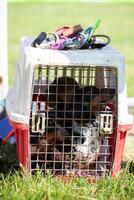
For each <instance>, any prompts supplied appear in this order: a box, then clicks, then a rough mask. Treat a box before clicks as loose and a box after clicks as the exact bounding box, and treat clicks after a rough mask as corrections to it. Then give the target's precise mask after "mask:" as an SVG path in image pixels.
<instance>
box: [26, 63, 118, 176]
mask: <svg viewBox="0 0 134 200" xmlns="http://www.w3.org/2000/svg"><path fill="white" fill-rule="evenodd" d="M102 72H103V77H102ZM99 76H100V77H99ZM102 79H104V81H102ZM113 79H114V80H113ZM100 80H101V81H100ZM102 82H106V84H105V85H104V84H101V83H102ZM111 83H114V87H113V86H112V84H111ZM32 86H33V87H32V102H31V115H30V122H29V125H30V126H29V127H30V128H29V137H30V138H29V141H30V144H29V145H30V169H31V171H35V170H42V171H44V173H48V172H50V173H54V174H57V175H58V174H60V175H64V174H67V173H68V172H69V173H73V174H76V175H77V174H80V175H82V176H89V175H93V176H100V175H102V174H103V173H107V172H110V171H111V169H112V163H113V155H114V146H115V141H116V126H117V120H118V117H117V105H118V104H117V103H118V102H117V70H116V68H115V67H105V68H104V67H99V66H94V67H93V66H82V67H81V66H44V65H36V66H35V69H34V76H33V85H32ZM111 105H112V106H111Z"/></svg>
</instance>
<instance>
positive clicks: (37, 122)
mask: <svg viewBox="0 0 134 200" xmlns="http://www.w3.org/2000/svg"><path fill="white" fill-rule="evenodd" d="M32 132H33V133H36V132H37V133H41V134H43V133H44V132H45V113H36V112H33V113H32Z"/></svg>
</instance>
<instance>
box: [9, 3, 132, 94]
mask: <svg viewBox="0 0 134 200" xmlns="http://www.w3.org/2000/svg"><path fill="white" fill-rule="evenodd" d="M99 18H101V19H102V21H101V24H100V26H99V28H98V29H97V30H96V33H97V34H99V33H100V34H106V35H109V36H110V37H111V45H112V46H113V47H114V48H116V49H117V50H118V51H120V52H122V53H123V54H124V55H125V60H126V80H127V86H128V96H134V84H133V82H134V66H133V65H134V56H133V48H134V30H133V25H134V4H133V3H38V1H36V3H33V2H32V3H31V2H29V3H8V45H9V46H8V47H9V52H8V55H9V83H10V86H11V85H12V83H13V79H14V73H15V67H16V63H17V59H18V53H19V41H20V38H21V37H22V36H37V35H38V34H39V33H40V32H41V31H54V30H56V29H57V28H59V27H61V26H65V25H67V26H72V25H76V24H81V25H82V26H83V28H86V27H88V26H90V25H94V23H95V21H96V20H97V19H99Z"/></svg>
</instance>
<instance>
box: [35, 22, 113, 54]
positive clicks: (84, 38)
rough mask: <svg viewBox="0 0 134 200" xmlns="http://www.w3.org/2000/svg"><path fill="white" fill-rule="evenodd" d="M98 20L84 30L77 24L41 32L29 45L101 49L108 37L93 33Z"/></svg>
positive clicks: (108, 40) (49, 47)
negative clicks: (53, 30)
mask: <svg viewBox="0 0 134 200" xmlns="http://www.w3.org/2000/svg"><path fill="white" fill-rule="evenodd" d="M100 22H101V20H100V19H99V20H97V21H96V23H95V25H94V26H93V27H91V26H90V27H88V28H86V29H85V30H83V28H82V26H81V25H80V24H78V25H75V26H72V27H68V26H64V27H61V28H59V29H57V30H56V31H55V32H47V33H46V32H41V33H40V34H39V35H38V36H37V38H35V40H34V41H33V42H32V44H31V46H32V47H36V48H43V49H56V50H69V49H71V50H77V49H101V48H103V47H105V46H107V45H108V44H109V43H110V38H109V36H107V35H103V34H98V35H94V32H95V31H96V29H97V28H98V27H99V25H100Z"/></svg>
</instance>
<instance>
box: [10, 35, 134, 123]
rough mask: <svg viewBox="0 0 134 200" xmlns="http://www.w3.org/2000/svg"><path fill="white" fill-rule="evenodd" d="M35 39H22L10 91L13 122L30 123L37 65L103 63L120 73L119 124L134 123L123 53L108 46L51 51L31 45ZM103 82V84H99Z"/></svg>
mask: <svg viewBox="0 0 134 200" xmlns="http://www.w3.org/2000/svg"><path fill="white" fill-rule="evenodd" d="M33 39H34V38H32V37H23V38H21V41H20V52H19V60H18V63H17V67H16V74H15V80H14V84H13V87H12V88H11V89H10V90H9V92H8V95H7V101H6V109H7V113H8V116H9V118H10V120H11V121H13V122H18V123H23V124H27V125H28V124H29V117H30V108H31V101H32V99H31V97H32V95H31V92H32V80H33V73H34V67H35V65H38V64H43V65H50V66H51V65H53V66H54V65H56V66H57V65H60V66H61V65H65V66H90V65H91V66H104V67H111V66H112V67H113V66H114V67H116V68H117V72H118V85H117V87H118V125H129V124H132V122H133V118H132V116H131V115H129V114H128V104H127V89H126V82H125V61H124V56H123V55H122V54H121V53H119V52H117V51H116V50H115V49H113V48H112V47H111V46H109V45H108V46H106V47H104V48H102V49H101V50H99V49H93V50H91V49H87V50H68V51H63V50H52V49H40V48H33V47H31V46H30V45H31V43H32V41H33ZM98 84H100V83H98Z"/></svg>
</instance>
